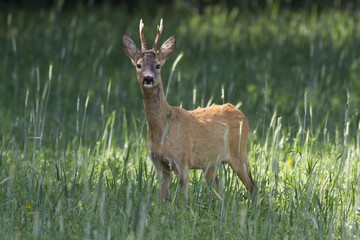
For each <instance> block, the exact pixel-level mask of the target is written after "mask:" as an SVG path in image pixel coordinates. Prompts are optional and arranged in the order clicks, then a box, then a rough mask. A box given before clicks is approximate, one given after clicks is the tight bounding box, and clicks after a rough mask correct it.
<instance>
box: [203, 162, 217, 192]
mask: <svg viewBox="0 0 360 240" xmlns="http://www.w3.org/2000/svg"><path fill="white" fill-rule="evenodd" d="M203 173H204V174H205V180H206V182H207V183H209V182H211V181H212V180H213V181H214V182H213V188H214V190H215V191H216V192H217V191H218V182H219V178H218V177H217V176H215V178H214V173H215V167H209V168H207V169H203Z"/></svg>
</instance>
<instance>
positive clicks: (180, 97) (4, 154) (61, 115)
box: [0, 8, 360, 239]
mask: <svg viewBox="0 0 360 240" xmlns="http://www.w3.org/2000/svg"><path fill="white" fill-rule="evenodd" d="M158 14H159V15H160V14H161V10H159V13H158ZM166 15H167V14H165V16H164V21H165V22H164V24H165V25H164V31H165V33H164V35H170V34H174V33H175V34H176V37H177V42H178V45H177V52H175V54H174V55H175V56H174V57H172V58H171V59H169V61H168V62H167V63H166V65H165V67H164V70H163V72H162V74H163V81H164V86H168V88H166V89H168V90H166V91H167V92H168V101H169V103H170V104H172V105H182V106H183V107H185V108H187V109H192V108H195V107H197V106H208V105H209V104H210V103H211V102H215V103H217V104H221V103H223V102H231V103H233V104H234V105H237V104H238V106H240V108H241V109H242V110H243V111H244V113H245V114H246V116H247V117H248V119H249V122H250V127H251V134H250V141H249V147H248V156H249V167H250V169H251V172H252V175H253V177H254V179H255V180H256V182H257V185H258V188H259V191H258V192H257V193H256V194H255V195H254V196H249V195H248V194H247V193H246V191H245V188H244V186H243V185H242V183H241V182H240V181H239V179H238V177H237V176H234V175H233V173H232V170H231V168H229V166H226V165H225V166H222V167H220V168H219V171H218V173H219V178H220V186H219V192H218V193H215V192H214V191H213V189H212V188H211V187H210V185H207V184H206V183H205V181H204V177H203V175H202V173H201V171H192V172H190V186H189V199H188V200H186V198H184V192H183V190H182V189H180V188H179V185H178V179H176V177H175V176H172V183H171V186H170V191H169V195H168V202H167V203H159V189H158V180H157V178H156V176H155V173H154V169H153V167H152V166H151V163H150V160H149V158H148V157H147V153H146V122H145V118H144V114H143V110H142V97H141V93H140V90H139V86H138V83H137V81H136V79H135V77H136V76H135V71H134V70H133V69H132V66H131V63H130V62H129V60H128V59H127V58H126V56H125V55H124V54H123V52H122V49H121V43H120V38H121V35H122V34H123V33H127V34H129V35H130V36H131V37H133V39H137V36H138V35H137V34H138V33H137V30H138V29H137V24H138V21H139V19H140V17H142V18H143V19H144V22H145V24H146V29H147V30H146V31H145V34H146V35H148V36H149V37H148V38H147V39H152V37H151V36H153V35H151V34H152V33H153V32H152V29H153V30H154V31H155V26H156V23H157V22H158V19H155V18H154V17H150V16H136V15H135V16H131V17H130V16H129V15H127V14H125V13H124V12H122V11H118V10H111V9H109V8H104V9H100V10H90V11H85V9H80V10H78V11H75V12H63V13H57V12H55V11H51V10H49V11H40V12H39V13H32V12H23V11H16V10H13V11H4V10H2V11H1V16H2V18H1V19H0V29H1V32H0V40H1V41H0V42H1V44H0V53H1V56H2V58H1V59H0V70H1V71H0V74H1V76H0V96H1V98H0V206H1V207H0V213H1V214H0V234H1V237H2V238H4V239H16V238H24V239H28V238H43V239H48V238H50V239H53V238H64V239H68V238H88V239H105V238H106V239H141V238H143V239H196V238H198V239H213V238H215V239H218V238H221V239H294V238H299V239H357V238H359V237H360V229H359V227H360V226H359V222H360V209H359V203H360V191H359V186H360V185H359V182H360V176H359V173H360V169H359V168H360V165H359V160H360V122H359V120H360V116H359V94H358V93H359V92H360V85H359V84H360V81H359V79H360V65H359V59H360V56H359V52H360V49H359V48H360V47H359V46H360V45H358V44H357V43H358V42H359V37H360V36H359V33H360V29H359V24H358V22H359V14H358V13H357V12H353V13H348V12H341V11H331V12H323V13H322V14H320V15H318V14H317V13H316V12H312V13H304V12H294V13H293V12H286V11H285V12H281V14H280V13H278V12H277V11H276V9H269V10H266V11H264V13H263V15H260V14H259V15H254V14H251V13H242V12H241V11H240V10H238V9H233V10H231V11H229V12H228V11H226V10H224V9H222V8H211V9H208V10H206V12H205V14H204V15H197V14H191V13H189V12H187V13H186V16H187V18H184V19H183V18H182V17H181V18H180V17H179V16H176V14H173V15H171V14H169V15H167V16H166ZM177 56H179V57H178V59H179V61H178V62H177V63H176V64H177V65H176V68H175V64H174V62H175V61H176V60H175V59H176V57H177ZM172 64H174V65H173V66H174V67H173V68H172V67H171V66H172ZM171 70H172V72H171V73H170V71H171ZM169 76H171V77H169ZM169 78H170V79H172V80H171V81H170V82H169V85H167V84H168V81H167V79H169Z"/></svg>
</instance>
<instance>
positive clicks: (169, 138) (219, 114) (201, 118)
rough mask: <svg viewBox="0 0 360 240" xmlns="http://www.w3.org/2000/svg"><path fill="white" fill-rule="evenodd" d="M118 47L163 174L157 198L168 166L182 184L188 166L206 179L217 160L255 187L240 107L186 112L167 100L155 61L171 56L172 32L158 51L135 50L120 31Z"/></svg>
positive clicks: (150, 151)
mask: <svg viewBox="0 0 360 240" xmlns="http://www.w3.org/2000/svg"><path fill="white" fill-rule="evenodd" d="M140 26H141V24H140ZM141 31H142V29H140V32H141ZM157 38H158V37H157ZM142 45H143V44H142ZM123 48H124V51H125V53H126V54H127V55H128V56H129V57H130V59H131V60H132V62H133V64H134V66H136V67H137V78H138V81H139V83H140V86H141V90H142V94H143V103H144V110H145V116H146V120H147V123H148V131H147V150H148V154H149V156H150V158H151V160H152V162H153V165H154V167H155V170H156V172H157V174H158V176H159V175H160V176H162V185H161V193H160V200H161V201H163V200H164V199H165V196H166V193H167V190H168V186H169V183H170V172H171V171H174V172H175V174H176V175H177V176H179V177H180V185H181V186H183V187H186V186H187V185H188V170H189V169H202V170H203V171H204V173H206V175H205V178H206V180H207V181H210V180H211V179H212V178H213V175H214V171H215V167H216V164H217V162H218V161H220V163H229V164H230V166H231V168H232V169H233V170H234V172H235V173H236V174H237V175H238V176H239V178H240V179H241V181H242V182H243V183H244V185H245V187H246V188H247V190H248V191H250V192H251V191H252V190H253V189H254V188H256V186H255V184H254V181H253V180H252V178H251V175H250V171H249V168H248V164H247V142H248V135H249V131H250V128H249V124H248V121H247V119H246V117H245V115H244V114H243V113H242V112H241V111H240V110H238V109H236V108H235V107H234V106H233V105H232V104H229V103H227V104H224V105H216V104H213V105H212V106H211V107H208V108H197V109H195V110H193V111H186V110H184V109H182V108H179V107H173V106H169V104H168V103H167V101H166V98H165V95H164V90H163V87H162V82H161V75H160V69H156V65H158V64H160V65H161V66H162V65H163V64H164V62H165V60H166V58H167V57H169V56H170V55H171V53H172V52H173V50H174V48H175V37H170V38H169V39H168V40H167V41H166V42H165V43H164V44H163V45H162V46H161V48H160V50H159V51H156V49H153V50H150V51H149V50H146V51H145V50H144V51H141V52H140V51H139V50H138V49H137V48H136V47H135V44H134V43H133V42H132V40H131V39H130V38H129V37H127V36H123ZM134 48H135V49H134ZM138 64H140V65H141V68H138ZM146 76H151V77H153V78H154V83H153V85H152V87H145V86H144V82H143V79H144V77H146ZM240 128H241V130H240ZM215 187H216V182H215Z"/></svg>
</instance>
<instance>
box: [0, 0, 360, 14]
mask: <svg viewBox="0 0 360 240" xmlns="http://www.w3.org/2000/svg"><path fill="white" fill-rule="evenodd" d="M176 2H178V3H181V4H188V5H191V6H194V7H195V8H197V9H198V11H199V12H200V13H201V12H203V11H204V9H205V8H206V7H207V6H211V5H219V4H223V5H225V6H226V7H228V8H232V7H234V6H237V7H241V8H242V9H245V10H249V11H256V9H259V8H260V9H261V8H265V7H267V6H269V5H272V4H274V3H276V4H277V5H279V6H280V7H281V8H291V9H300V8H301V9H305V10H310V9H311V8H312V7H313V6H317V7H318V9H319V10H322V9H325V8H343V9H346V10H354V9H358V8H359V6H360V0H283V1H281V0H222V1H220V0H185V1H180V0H72V1H69V0H68V1H66V0H33V1H31V0H0V7H2V8H3V7H17V8H19V7H20V8H51V7H58V8H59V9H69V8H74V7H77V6H88V7H94V6H101V5H110V6H120V7H123V8H125V9H126V10H127V11H128V12H134V11H137V10H139V9H143V8H146V9H148V10H150V11H151V10H155V9H156V8H157V7H159V5H161V6H165V5H169V6H171V5H172V4H174V3H176Z"/></svg>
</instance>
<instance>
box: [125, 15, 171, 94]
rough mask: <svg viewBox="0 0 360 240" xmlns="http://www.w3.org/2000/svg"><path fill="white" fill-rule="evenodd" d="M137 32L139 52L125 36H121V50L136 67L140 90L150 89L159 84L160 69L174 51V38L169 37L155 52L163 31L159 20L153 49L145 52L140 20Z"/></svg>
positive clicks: (142, 28)
mask: <svg viewBox="0 0 360 240" xmlns="http://www.w3.org/2000/svg"><path fill="white" fill-rule="evenodd" d="M139 30H140V41H141V51H140V50H139V49H138V48H137V47H136V45H135V43H134V41H133V40H131V38H130V37H128V36H126V35H123V39H122V40H123V49H124V51H125V53H126V55H127V56H128V57H129V58H130V59H131V62H132V64H133V65H134V66H135V67H136V71H137V78H138V81H139V83H140V86H141V87H142V89H146V88H149V89H150V88H153V87H154V86H157V85H159V84H161V76H160V69H161V67H162V66H163V65H164V63H165V60H166V59H167V58H168V57H169V56H170V55H171V54H172V53H173V51H174V49H175V36H171V37H170V38H169V39H168V40H166V41H165V42H164V43H163V44H162V45H161V47H160V49H159V50H156V49H157V46H158V44H159V40H160V37H161V34H162V31H163V21H162V19H161V20H160V26H159V25H158V26H157V35H156V38H155V42H154V45H153V48H152V49H151V50H147V49H146V42H145V37H144V24H143V22H142V20H140V26H139Z"/></svg>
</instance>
